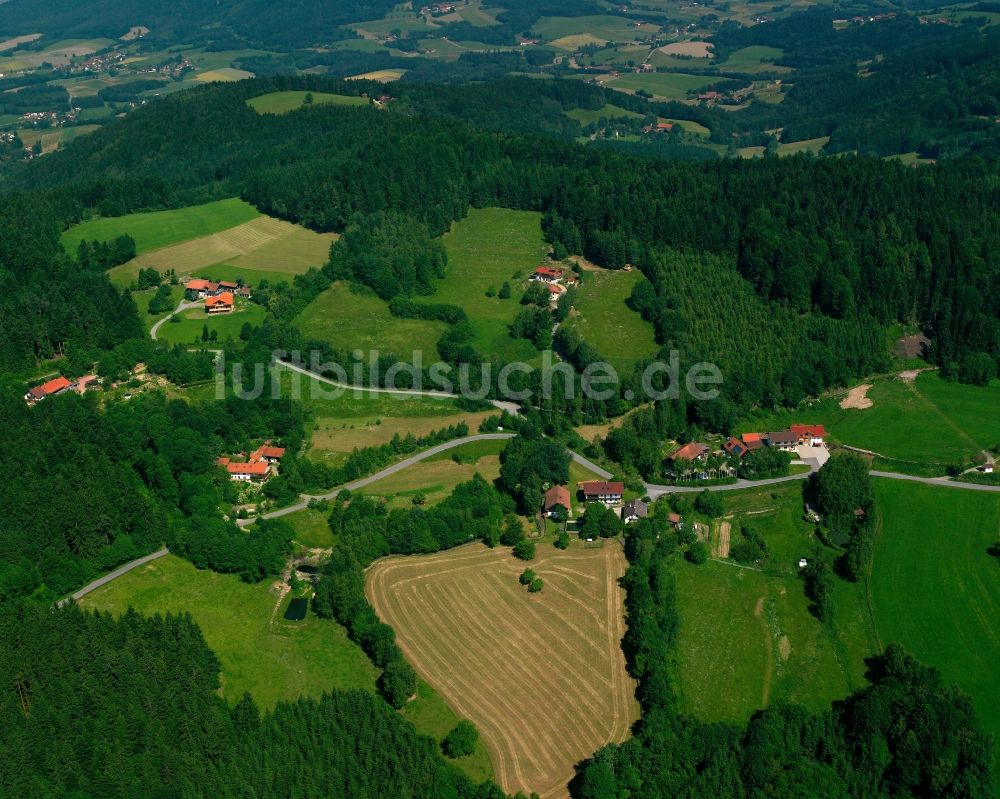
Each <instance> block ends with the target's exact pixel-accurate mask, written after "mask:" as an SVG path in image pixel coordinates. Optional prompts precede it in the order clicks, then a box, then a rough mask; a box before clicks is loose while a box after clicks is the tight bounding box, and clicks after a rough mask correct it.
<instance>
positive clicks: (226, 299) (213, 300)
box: [205, 291, 236, 314]
mask: <svg viewBox="0 0 1000 799" xmlns="http://www.w3.org/2000/svg"><path fill="white" fill-rule="evenodd" d="M235 302H236V300H235V298H234V297H233V293H232V292H231V291H226V292H224V293H222V294H220V295H219V296H218V297H209V298H208V299H206V300H205V313H209V314H223V313H231V312H232V310H233V308H234V307H235Z"/></svg>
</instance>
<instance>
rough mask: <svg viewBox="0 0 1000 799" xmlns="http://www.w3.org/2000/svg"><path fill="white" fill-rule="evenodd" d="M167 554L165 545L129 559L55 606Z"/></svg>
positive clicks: (60, 605) (79, 596)
mask: <svg viewBox="0 0 1000 799" xmlns="http://www.w3.org/2000/svg"><path fill="white" fill-rule="evenodd" d="M169 554H170V551H169V550H168V549H167V548H166V547H164V548H163V549H159V550H157V551H156V552H151V553H150V554H149V555H144V556H143V557H141V558H136V559H135V560H132V561H129V562H128V563H126V564H125V565H124V566H119V567H118V568H117V569H115V570H114V571H110V572H108V573H107V574H105V575H104V576H103V577H98V578H97V579H96V580H94V582H92V583H87V584H86V585H85V586H84V587H83V588H81V589H80V590H79V591H74V592H73V593H72V594H70V595H69V596H68V597H66V598H65V599H60V600H59V601H58V602H56V607H57V608H61V607H62V606H63V605H65V604H66V603H67V602H69V601H70V600H71V599H72V600H77V599H82V598H83V597H85V596H86V595H87V594H89V593H90V592H91V591H94V590H96V589H98V588H100V587H101V586H102V585H107V584H108V583H110V582H111V581H112V580H116V579H118V578H119V577H121V576H122V575H123V574H128V573H129V572H130V571H132V569H137V568H139V567H140V566H144V565H146V564H147V563H149V562H150V561H153V560H157V559H158V558H162V557H163V556H164V555H169Z"/></svg>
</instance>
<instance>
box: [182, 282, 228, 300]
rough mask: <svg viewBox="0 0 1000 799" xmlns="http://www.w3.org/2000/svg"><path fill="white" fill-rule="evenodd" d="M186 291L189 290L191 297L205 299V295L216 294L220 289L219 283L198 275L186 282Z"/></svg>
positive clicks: (212, 295) (211, 295)
mask: <svg viewBox="0 0 1000 799" xmlns="http://www.w3.org/2000/svg"><path fill="white" fill-rule="evenodd" d="M184 291H186V292H187V294H188V297H189V298H192V299H205V297H214V296H216V295H217V294H218V293H219V291H220V289H219V284H218V283H213V282H212V281H211V280H205V279H203V278H200V277H196V278H194V279H193V280H189V281H188V282H187V283H185V284H184Z"/></svg>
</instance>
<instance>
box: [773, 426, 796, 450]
mask: <svg viewBox="0 0 1000 799" xmlns="http://www.w3.org/2000/svg"><path fill="white" fill-rule="evenodd" d="M767 445H768V446H769V447H776V448H777V449H780V450H782V451H784V452H795V448H796V447H797V446H798V445H799V437H798V436H797V435H796V434H795V433H793V432H792V431H791V430H779V431H778V432H776V433H768V434H767Z"/></svg>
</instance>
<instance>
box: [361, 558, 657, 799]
mask: <svg viewBox="0 0 1000 799" xmlns="http://www.w3.org/2000/svg"><path fill="white" fill-rule="evenodd" d="M625 565H626V563H625V557H624V554H623V552H622V550H621V547H620V546H618V545H617V544H616V543H614V542H607V543H606V544H605V546H603V547H601V548H599V549H587V548H584V547H578V546H574V547H571V548H570V549H569V550H566V551H565V552H560V551H559V550H557V549H555V548H554V547H551V546H543V547H542V548H541V549H539V553H538V556H537V557H536V558H535V560H534V561H532V562H530V563H528V564H526V563H524V562H522V561H518V560H516V559H514V558H513V557H512V556H511V554H510V550H509V549H507V548H505V547H497V548H496V549H488V548H487V547H485V546H483V545H481V544H469V545H467V546H463V547H460V548H458V549H455V550H452V551H450V552H442V553H437V554H435V555H429V556H420V557H393V558H386V559H383V560H380V561H378V562H376V563H375V564H374V565H373V566H372V567H371V568H370V569H369V570H368V572H367V575H366V581H365V582H366V586H365V592H366V594H367V596H368V598H369V601H370V602H371V603H372V605H373V607H374V608H375V611H376V613H377V614H378V615H379V617H380V618H381V619H382V620H383V621H385V622H386V623H388V624H390V625H391V626H392V627H393V629H394V630H395V631H396V640H397V642H398V643H399V645H400V648H401V649H402V650H403V652H404V654H405V655H406V657H407V660H409V661H410V663H412V664H413V666H414V668H415V669H416V670H417V673H418V674H419V675H420V677H421V678H422V679H423V680H425V681H426V682H427V683H428V684H429V685H431V686H432V687H434V688H435V689H436V690H437V691H438V692H439V693H440V694H441V696H442V697H443V698H444V700H445V701H446V702H447V703H448V704H449V705H450V706H451V708H452V709H453V710H454V711H455V712H457V713H458V714H460V715H461V716H463V717H465V718H468V719H469V720H470V721H472V722H473V723H474V724H475V725H476V726H477V727H478V728H479V731H480V735H481V738H482V740H483V742H484V744H485V745H486V748H487V749H488V750H489V752H490V755H491V758H492V760H493V767H494V772H495V774H496V778H497V780H498V782H499V784H500V785H501V787H503V789H504V790H506V791H508V792H511V793H513V792H514V791H518V790H521V791H524V792H528V791H537V792H538V793H540V794H542V795H551V796H557V795H563V794H565V785H566V784H567V782H568V781H569V779H570V778H571V777H572V776H573V767H574V765H575V764H576V763H577V762H578V761H579V760H581V759H582V758H584V757H589V756H590V754H592V753H593V752H594V751H595V750H596V749H598V748H599V747H600V746H601V745H603V744H605V743H607V742H610V741H621V740H624V738H625V737H627V735H628V731H629V727H630V725H631V723H632V722H633V721H634V720H635V719H636V718H637V716H638V706H637V704H636V702H635V699H634V697H633V691H634V687H635V684H634V682H633V681H632V680H631V678H629V677H628V675H627V673H626V670H625V659H624V655H623V654H622V651H621V647H620V642H621V637H622V635H623V633H624V618H623V601H624V592H623V590H622V588H621V587H620V586H619V585H618V579H619V578H620V577H621V575H622V574H623V573H624V570H625ZM526 566H530V568H531V569H533V570H534V571H535V572H536V573H537V574H538V575H539V576H540V577H541V578H542V579H543V580H544V582H545V586H544V589H543V590H542V591H541V592H540V593H537V594H530V593H528V591H527V590H526V589H525V588H524V586H522V585H520V584H519V582H518V575H519V574H520V573H521V572H522V571H523V570H524V568H525V567H526Z"/></svg>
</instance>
